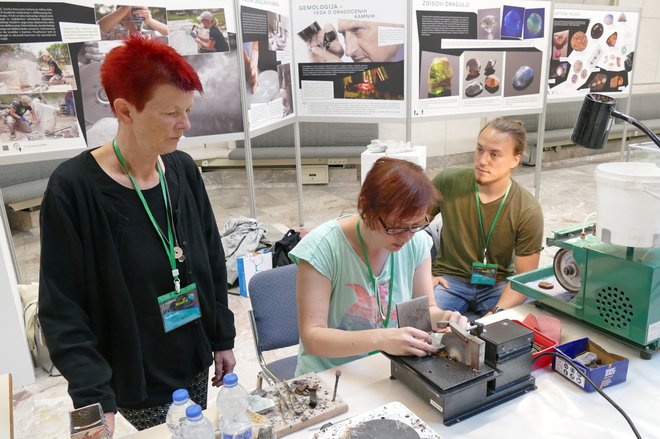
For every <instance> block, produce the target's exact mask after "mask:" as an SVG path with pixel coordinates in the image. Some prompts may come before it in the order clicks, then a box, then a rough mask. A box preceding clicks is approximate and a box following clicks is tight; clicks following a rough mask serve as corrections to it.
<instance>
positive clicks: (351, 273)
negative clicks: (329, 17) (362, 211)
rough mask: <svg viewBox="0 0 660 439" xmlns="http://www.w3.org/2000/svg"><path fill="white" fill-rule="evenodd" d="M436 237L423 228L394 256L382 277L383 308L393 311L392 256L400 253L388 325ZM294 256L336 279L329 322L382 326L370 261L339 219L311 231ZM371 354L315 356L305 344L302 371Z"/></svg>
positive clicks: (347, 327)
mask: <svg viewBox="0 0 660 439" xmlns="http://www.w3.org/2000/svg"><path fill="white" fill-rule="evenodd" d="M432 245H433V243H432V240H431V237H430V236H429V235H428V234H427V233H426V232H423V231H422V232H418V233H416V234H415V235H414V236H413V238H412V239H411V240H410V241H408V242H407V243H406V244H405V245H404V246H403V247H402V248H401V250H399V251H397V252H395V253H391V254H390V255H389V256H388V259H387V261H386V262H385V265H384V266H383V270H382V272H381V273H380V275H379V276H378V277H377V280H378V289H379V294H380V298H381V304H382V307H383V312H384V313H386V312H387V302H388V296H389V282H390V258H394V266H395V267H394V279H393V283H392V289H393V292H392V309H391V310H390V321H389V323H388V327H390V328H395V327H396V326H397V316H396V308H395V306H394V305H395V304H397V303H399V302H405V301H407V300H410V299H411V298H412V295H413V276H414V274H415V270H416V269H417V268H418V267H419V266H420V265H421V264H422V262H424V260H425V259H426V258H427V257H430V253H429V252H430V250H431V246H432ZM289 257H291V259H292V260H293V261H294V262H296V263H298V262H299V261H300V260H301V259H303V260H305V261H307V262H308V263H309V264H310V265H311V266H312V267H314V268H315V269H316V270H318V272H319V273H321V274H322V275H323V276H325V277H327V278H328V279H329V280H330V283H331V294H330V307H329V310H328V327H329V328H337V329H343V330H346V331H359V330H365V329H373V328H377V327H379V326H381V324H380V317H379V310H378V304H377V302H376V296H375V295H374V291H373V289H374V287H373V285H374V284H373V282H372V280H371V279H370V277H369V271H368V269H367V266H366V265H365V263H364V262H363V261H362V259H360V257H359V256H358V254H357V253H356V252H355V250H353V247H351V245H350V244H349V242H348V240H347V239H346V236H345V235H344V232H343V231H342V230H341V227H340V226H339V224H338V223H337V220H332V221H328V222H326V223H324V224H321V225H320V226H318V227H317V228H315V229H314V230H312V231H311V232H310V233H308V234H307V235H306V236H305V237H304V238H303V239H302V240H301V241H300V242H299V243H298V244H297V245H296V246H295V248H294V249H293V250H291V251H290V252H289ZM363 356H365V355H359V356H353V357H341V358H327V357H317V356H315V355H309V354H307V353H306V352H305V348H304V346H303V344H302V342H301V343H300V348H299V350H298V366H297V368H296V376H299V375H302V374H305V373H309V372H318V371H321V370H325V369H328V368H331V367H335V366H339V365H341V364H344V363H347V362H349V361H351V360H354V359H357V358H360V357H363Z"/></svg>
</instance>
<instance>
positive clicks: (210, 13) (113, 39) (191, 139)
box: [77, 0, 243, 147]
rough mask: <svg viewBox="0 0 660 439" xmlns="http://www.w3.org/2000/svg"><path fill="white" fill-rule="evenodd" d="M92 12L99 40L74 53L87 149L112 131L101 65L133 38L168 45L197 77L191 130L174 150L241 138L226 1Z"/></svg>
mask: <svg viewBox="0 0 660 439" xmlns="http://www.w3.org/2000/svg"><path fill="white" fill-rule="evenodd" d="M168 4H171V3H168ZM94 13H95V23H96V24H97V25H98V26H99V30H100V35H101V39H100V40H96V41H87V42H85V43H84V44H82V45H79V46H80V50H79V52H78V53H77V61H78V67H79V71H80V82H81V90H82V93H81V94H82V102H83V108H84V116H85V117H84V121H85V129H86V137H87V143H88V145H89V147H95V146H99V145H103V144H104V143H106V142H108V141H109V140H111V139H112V138H113V137H114V135H115V133H116V131H117V120H116V118H115V117H114V115H113V114H112V110H111V108H110V102H109V101H108V99H107V96H106V95H105V91H104V90H103V87H102V85H101V64H102V63H103V60H104V59H105V55H106V54H107V53H108V52H109V51H110V50H112V49H113V48H114V47H116V46H117V45H120V44H122V41H123V40H124V39H126V38H127V37H129V36H134V35H139V36H140V37H141V38H145V39H157V40H159V41H161V42H163V43H165V44H169V45H170V46H172V47H173V48H175V49H176V50H177V51H178V52H179V53H180V54H181V55H183V57H184V58H185V59H186V61H188V63H190V65H192V66H193V68H194V69H195V71H196V72H197V74H198V75H199V77H200V80H201V82H202V86H203V88H204V93H203V94H198V93H196V94H195V100H194V103H193V107H192V110H191V112H190V115H189V117H190V124H191V128H190V129H189V130H188V131H186V132H185V133H184V136H183V137H182V138H181V140H180V141H179V146H180V147H185V146H187V145H197V144H200V143H203V142H207V141H219V140H234V139H239V138H242V137H243V119H242V116H241V104H240V102H241V101H240V93H239V89H238V84H239V80H238V56H237V52H236V30H235V25H234V23H235V19H234V18H235V17H234V15H233V6H232V2H230V1H228V0H227V1H219V2H218V1H216V2H197V3H193V4H187V5H186V8H185V9H169V8H166V7H164V6H162V5H161V6H158V5H155V4H153V5H152V4H149V5H146V6H145V5H140V6H132V5H112V4H96V5H94ZM145 74H148V73H147V72H145Z"/></svg>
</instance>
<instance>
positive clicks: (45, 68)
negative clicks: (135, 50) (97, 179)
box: [0, 2, 91, 164]
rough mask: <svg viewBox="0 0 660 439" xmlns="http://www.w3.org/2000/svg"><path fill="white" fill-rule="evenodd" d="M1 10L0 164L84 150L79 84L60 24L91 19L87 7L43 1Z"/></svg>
mask: <svg viewBox="0 0 660 439" xmlns="http://www.w3.org/2000/svg"><path fill="white" fill-rule="evenodd" d="M0 6H1V7H0V23H1V24H0V29H1V30H0V164H1V163H4V162H6V161H7V162H16V161H21V157H22V156H26V155H30V154H44V153H49V152H53V153H57V154H62V152H63V151H68V150H78V149H82V148H85V146H86V145H85V140H84V138H83V134H82V130H81V127H80V124H79V120H78V118H77V117H76V111H77V110H76V106H75V103H74V93H80V91H79V90H80V84H79V82H78V79H77V78H76V77H75V75H74V62H75V61H74V57H73V56H72V54H71V52H70V50H69V46H68V45H67V44H66V42H65V41H66V37H67V29H66V28H61V27H60V23H63V22H64V23H66V22H68V21H70V20H73V21H80V22H85V21H88V20H89V19H90V18H91V15H90V13H89V12H90V10H89V8H85V7H83V6H77V5H73V4H64V3H41V2H39V3H25V2H3V3H2V4H1V5H0Z"/></svg>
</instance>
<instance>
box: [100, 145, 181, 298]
mask: <svg viewBox="0 0 660 439" xmlns="http://www.w3.org/2000/svg"><path fill="white" fill-rule="evenodd" d="M112 147H113V148H114V149H115V154H116V155H117V160H119V164H120V165H121V168H122V169H123V170H124V172H125V173H126V175H128V178H130V179H131V183H133V187H134V188H135V192H137V194H138V197H140V201H142V205H143V206H144V210H145V211H146V212H147V215H148V216H149V219H150V220H151V224H153V226H154V228H155V229H156V233H158V237H159V238H160V240H161V242H162V243H163V247H165V253H167V258H168V259H169V261H170V268H171V269H172V278H173V280H174V289H175V290H176V292H177V293H178V292H179V291H180V290H181V281H180V280H179V270H178V268H176V259H175V257H174V237H173V236H172V222H171V221H170V215H168V213H169V212H170V205H169V204H168V203H167V192H166V188H165V179H164V178H163V171H162V170H161V169H160V166H158V164H156V169H157V170H158V178H159V180H160V188H161V190H162V191H163V201H164V202H165V212H166V215H165V216H167V238H168V239H165V235H164V234H163V231H162V230H160V227H158V223H157V222H156V219H155V218H154V216H153V215H152V213H151V209H149V205H148V204H147V200H145V199H144V195H142V191H141V190H140V188H139V187H138V185H137V182H136V181H135V179H134V178H133V176H132V175H131V173H130V172H128V167H127V166H126V160H125V159H124V156H123V155H122V154H121V151H119V147H118V146H117V138H115V139H114V140H113V142H112Z"/></svg>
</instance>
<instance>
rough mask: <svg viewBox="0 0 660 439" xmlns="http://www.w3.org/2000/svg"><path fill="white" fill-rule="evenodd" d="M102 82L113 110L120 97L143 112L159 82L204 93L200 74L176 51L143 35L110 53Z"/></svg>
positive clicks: (102, 74)
mask: <svg viewBox="0 0 660 439" xmlns="http://www.w3.org/2000/svg"><path fill="white" fill-rule="evenodd" d="M101 84H103V88H104V89H105V93H106V95H107V96H108V99H109V101H110V106H111V108H112V111H113V112H114V111H115V109H114V102H115V99H117V98H123V99H126V100H127V101H128V102H130V103H131V104H132V105H134V106H135V108H136V109H137V110H138V111H142V110H143V109H144V106H145V104H146V103H147V102H148V101H149V100H150V99H151V98H152V97H153V91H154V87H155V86H156V85H161V84H171V85H173V86H175V87H178V88H179V89H181V90H183V91H195V90H197V91H198V92H200V93H201V92H202V83H201V81H200V80H199V76H197V73H196V72H195V70H194V69H193V68H192V67H191V66H190V64H188V63H187V62H186V60H185V59H184V58H183V57H182V56H181V55H179V53H178V52H177V51H176V50H174V49H173V48H171V47H170V46H167V45H165V44H163V43H160V42H158V41H157V40H146V39H143V38H140V37H131V38H129V39H127V40H126V41H125V42H124V44H122V45H121V46H118V47H115V48H114V49H112V50H111V51H110V52H109V53H108V54H107V55H106V57H105V61H104V62H103V65H102V66H101Z"/></svg>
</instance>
